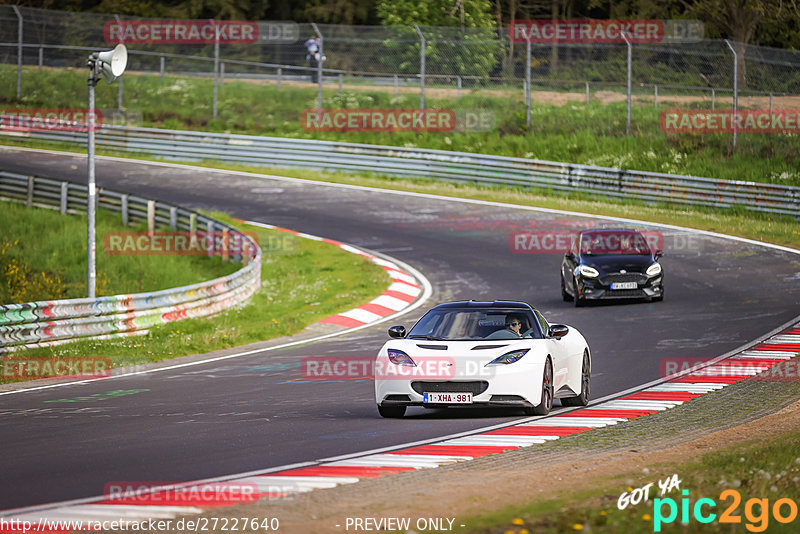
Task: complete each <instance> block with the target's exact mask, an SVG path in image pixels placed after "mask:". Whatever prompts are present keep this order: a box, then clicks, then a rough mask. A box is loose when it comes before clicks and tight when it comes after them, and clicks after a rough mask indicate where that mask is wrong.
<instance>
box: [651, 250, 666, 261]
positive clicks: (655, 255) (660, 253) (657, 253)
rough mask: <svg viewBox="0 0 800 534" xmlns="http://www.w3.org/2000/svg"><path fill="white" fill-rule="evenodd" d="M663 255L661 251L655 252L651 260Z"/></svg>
mask: <svg viewBox="0 0 800 534" xmlns="http://www.w3.org/2000/svg"><path fill="white" fill-rule="evenodd" d="M663 255H664V251H663V250H656V253H655V254H653V258H655V259H658V258H660V257H661V256H663Z"/></svg>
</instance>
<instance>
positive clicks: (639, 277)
mask: <svg viewBox="0 0 800 534" xmlns="http://www.w3.org/2000/svg"><path fill="white" fill-rule="evenodd" d="M612 282H636V283H637V284H643V283H645V282H647V277H646V276H645V275H643V274H641V273H625V274H620V273H615V274H609V275H606V276H604V277H603V278H601V279H600V283H601V284H603V285H604V286H609V285H611V283H612Z"/></svg>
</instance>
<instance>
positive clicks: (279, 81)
mask: <svg viewBox="0 0 800 534" xmlns="http://www.w3.org/2000/svg"><path fill="white" fill-rule="evenodd" d="M281 74H283V69H282V68H280V67H278V91H280V90H281Z"/></svg>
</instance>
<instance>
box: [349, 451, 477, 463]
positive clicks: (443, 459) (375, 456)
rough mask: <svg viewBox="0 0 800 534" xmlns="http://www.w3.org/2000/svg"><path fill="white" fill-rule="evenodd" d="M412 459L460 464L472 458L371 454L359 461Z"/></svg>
mask: <svg viewBox="0 0 800 534" xmlns="http://www.w3.org/2000/svg"><path fill="white" fill-rule="evenodd" d="M409 457H413V458H414V459H415V460H420V461H423V462H424V461H426V460H428V461H431V462H448V463H452V462H461V461H463V460H471V459H472V456H457V455H452V454H392V453H390V452H386V453H381V454H372V455H370V456H363V457H361V458H359V460H372V459H380V458H409Z"/></svg>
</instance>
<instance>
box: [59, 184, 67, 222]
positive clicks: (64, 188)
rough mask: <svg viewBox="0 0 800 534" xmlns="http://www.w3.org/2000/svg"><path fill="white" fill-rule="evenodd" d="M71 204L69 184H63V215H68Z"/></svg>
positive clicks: (61, 207) (61, 209) (61, 208)
mask: <svg viewBox="0 0 800 534" xmlns="http://www.w3.org/2000/svg"><path fill="white" fill-rule="evenodd" d="M68 202H69V182H61V206H60V211H61V215H66V214H67V207H68Z"/></svg>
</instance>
